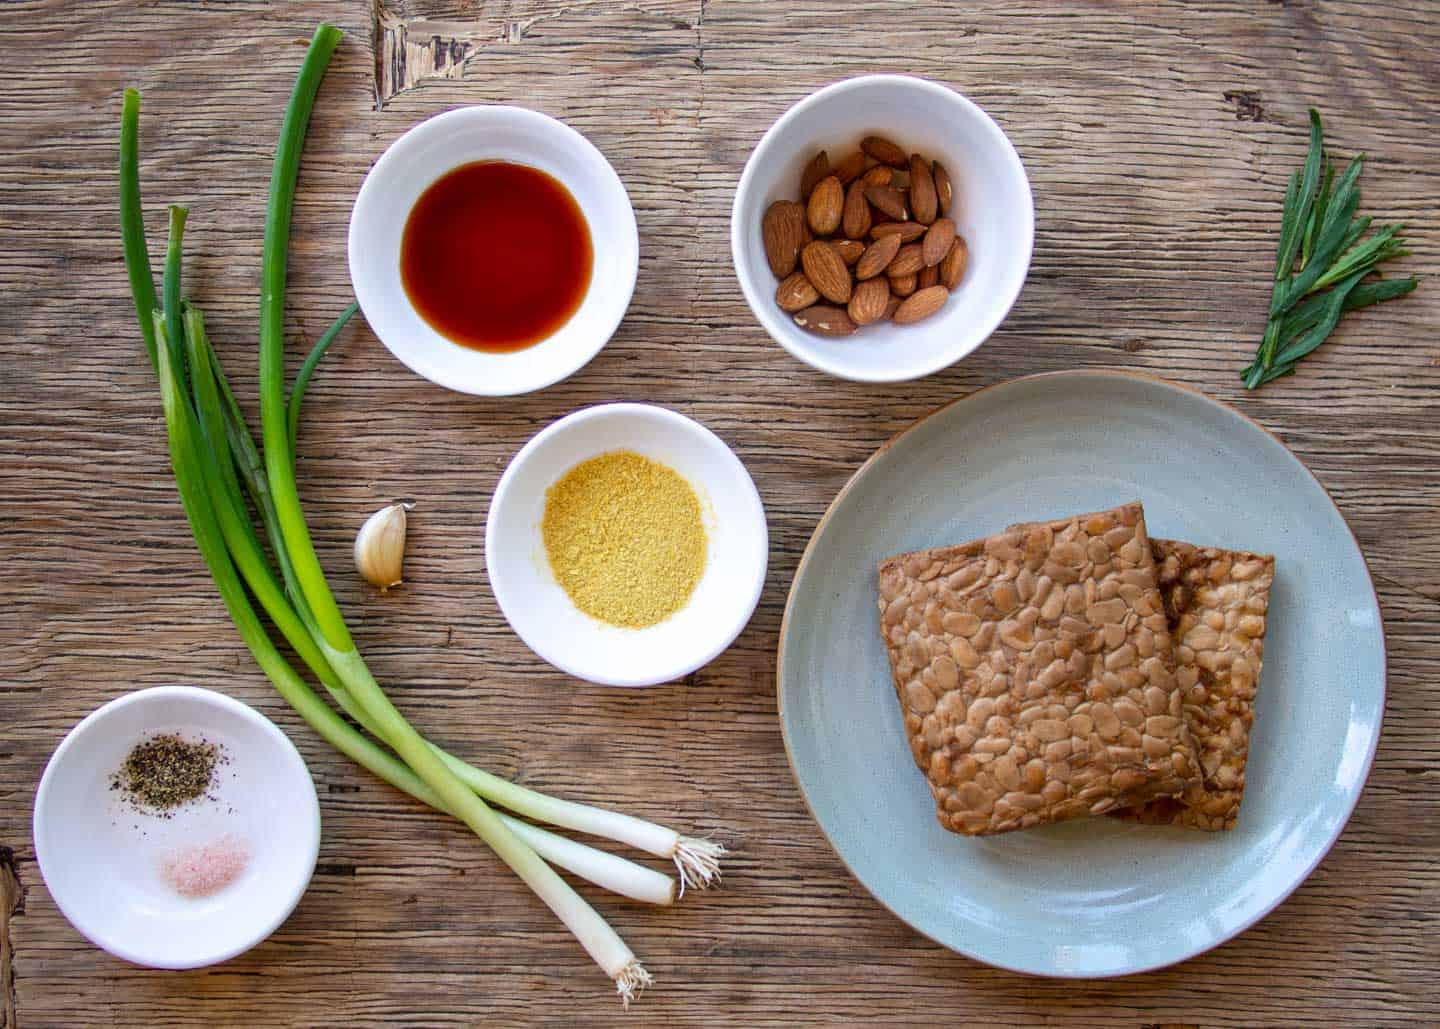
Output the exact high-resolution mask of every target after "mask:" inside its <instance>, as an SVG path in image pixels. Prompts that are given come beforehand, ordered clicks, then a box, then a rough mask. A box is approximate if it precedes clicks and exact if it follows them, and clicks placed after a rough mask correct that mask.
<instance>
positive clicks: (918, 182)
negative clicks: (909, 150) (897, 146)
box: [910, 154, 938, 225]
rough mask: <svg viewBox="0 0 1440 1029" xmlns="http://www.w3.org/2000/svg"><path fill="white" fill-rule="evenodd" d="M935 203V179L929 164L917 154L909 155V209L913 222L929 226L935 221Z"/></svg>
mask: <svg viewBox="0 0 1440 1029" xmlns="http://www.w3.org/2000/svg"><path fill="white" fill-rule="evenodd" d="M937 206H938V205H937V203H936V199H935V179H934V178H933V177H932V176H931V174H930V162H929V161H927V160H925V158H923V157H921V156H920V155H919V154H911V155H910V209H911V210H912V211H914V212H915V220H916V221H917V222H919V223H920V224H922V225H929V224H930V223H931V222H933V221H934V220H935V214H936V208H937Z"/></svg>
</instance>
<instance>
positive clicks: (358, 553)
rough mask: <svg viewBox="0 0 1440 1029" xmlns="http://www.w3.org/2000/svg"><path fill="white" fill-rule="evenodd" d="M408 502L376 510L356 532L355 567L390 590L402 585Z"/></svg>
mask: <svg viewBox="0 0 1440 1029" xmlns="http://www.w3.org/2000/svg"><path fill="white" fill-rule="evenodd" d="M405 508H406V505H405V504H399V503H396V504H390V505H388V506H386V507H382V508H381V509H380V510H378V511H376V512H375V513H374V514H372V515H371V516H370V517H369V518H367V519H365V524H364V525H362V526H360V531H359V533H357V534H356V536H355V568H356V570H357V571H358V572H359V573H360V575H361V577H362V578H364V579H365V581H366V582H368V583H370V584H372V585H374V586H378V587H380V589H381V590H382V591H383V590H388V589H389V588H390V587H391V586H398V585H400V581H401V574H402V571H401V569H402V566H403V565H404V562H405V522H406V518H405Z"/></svg>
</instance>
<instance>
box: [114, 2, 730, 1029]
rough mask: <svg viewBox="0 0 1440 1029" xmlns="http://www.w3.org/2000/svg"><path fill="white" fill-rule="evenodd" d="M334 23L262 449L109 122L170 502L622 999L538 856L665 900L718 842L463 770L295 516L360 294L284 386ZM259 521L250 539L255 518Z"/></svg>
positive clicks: (391, 754)
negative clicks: (155, 238)
mask: <svg viewBox="0 0 1440 1029" xmlns="http://www.w3.org/2000/svg"><path fill="white" fill-rule="evenodd" d="M340 35H341V34H340V31H339V30H338V29H336V28H334V27H333V26H330V25H321V26H320V27H319V28H318V29H317V30H316V32H315V35H314V38H313V39H312V40H311V42H310V48H309V51H308V53H307V54H306V57H305V60H304V63H303V64H302V66H301V69H300V73H299V76H298V78H297V80H296V83H295V88H294V91H293V93H292V95H291V98H290V102H289V105H288V107H287V108H286V112H285V119H284V123H283V125H282V127H281V132H280V141H279V144H278V146H277V149H276V154H275V165H274V171H273V174H272V177H271V183H270V202H269V207H268V211H267V215H266V222H265V244H264V256H263V261H262V293H261V301H260V428H261V435H260V442H259V444H257V443H256V440H255V437H254V435H253V434H252V433H251V431H250V428H249V426H248V424H247V423H246V421H245V417H244V414H243V413H242V411H241V409H240V405H239V403H238V402H237V400H236V398H235V394H234V392H233V391H232V390H231V388H230V383H229V381H228V379H227V378H226V376H225V373H224V370H223V369H222V368H221V366H220V362H219V359H218V357H217V355H216V353H215V351H214V349H213V348H212V347H211V345H210V341H209V339H208V337H207V335H206V332H205V323H204V317H203V315H202V314H201V312H200V310H199V309H198V308H197V307H195V306H194V305H193V304H191V303H189V302H188V301H187V300H186V299H185V297H184V294H183V291H182V282H181V253H182V244H183V240H184V233H185V223H186V217H187V212H186V211H185V209H184V208H180V207H171V208H170V218H169V233H168V240H167V247H166V253H165V261H164V275H163V279H162V283H161V289H160V291H159V292H158V293H157V291H156V289H155V283H154V279H153V278H152V273H151V265H150V255H149V251H148V248H147V246H146V241H145V231H144V222H143V217H142V208H141V199H140V181H139V116H140V97H139V94H138V93H136V92H135V91H134V90H127V91H126V93H125V98H124V102H123V105H122V109H121V131H120V225H121V239H122V243H123V247H124V253H125V265H126V270H127V273H128V275H129V280H130V287H131V292H132V295H133V297H134V301H135V312H136V316H137V318H138V320H139V323H140V333H141V337H142V339H143V341H144V344H145V349H146V352H147V353H148V355H149V357H150V360H151V363H152V364H153V365H154V367H155V370H156V373H157V375H158V377H159V380H160V394H161V403H162V406H163V408H164V412H165V425H166V432H167V436H168V440H169V447H170V460H171V466H172V468H173V470H174V473H175V482H176V487H177V489H178V491H179V494H180V500H181V504H182V505H183V507H184V509H185V514H186V517H187V518H188V520H189V522H190V527H191V530H192V531H193V533H194V536H195V541H196V544H197V546H198V547H199V549H200V553H201V556H202V557H203V558H204V560H205V563H206V565H207V566H208V567H209V569H210V572H211V575H212V577H213V578H214V580H215V585H216V587H217V588H218V589H219V592H220V597H221V600H222V601H223V602H224V604H225V607H226V609H227V611H228V612H229V614H230V617H231V619H232V620H233V621H234V623H235V626H236V628H237V629H238V630H239V632H240V636H241V639H242V640H244V642H245V644H246V646H247V647H249V649H250V652H251V653H252V654H253V655H254V657H255V660H256V662H257V663H258V664H259V665H260V668H261V670H262V671H264V673H265V674H266V676H267V677H269V679H270V680H271V682H272V683H273V684H274V685H275V687H276V689H277V690H278V691H279V692H280V694H281V695H282V696H283V697H284V698H285V700H286V701H287V702H288V703H289V704H290V706H291V707H293V708H294V709H295V711H296V712H297V713H298V714H299V715H300V716H301V717H302V718H304V719H305V721H306V722H307V723H309V725H310V726H311V727H312V728H313V729H314V730H315V731H316V732H317V733H319V734H320V736H321V737H322V738H323V739H325V740H326V741H327V742H329V743H330V744H331V745H332V746H334V747H335V748H336V749H338V750H339V751H341V752H342V753H344V754H345V755H346V756H348V757H350V758H351V759H352V760H354V761H356V762H357V763H359V764H361V765H363V766H364V767H365V768H367V769H369V770H370V771H371V772H373V773H374V774H376V775H378V776H379V777H380V778H382V779H384V780H385V781H386V782H388V783H390V784H391V785H393V786H395V787H396V788H397V789H400V790H403V791H404V792H406V793H408V794H410V795H411V796H412V797H415V798H416V799H417V800H420V801H421V802H423V803H425V804H429V805H430V806H431V807H434V808H436V809H437V810H439V811H443V812H446V813H448V814H450V815H453V816H454V817H456V818H458V819H460V820H461V821H462V822H464V823H465V824H466V825H467V826H468V827H469V828H470V829H471V830H473V831H474V832H475V833H476V834H477V835H478V836H480V838H481V839H483V840H484V841H485V842H486V843H487V844H489V846H490V847H491V849H493V850H494V851H495V852H496V853H497V854H498V855H499V856H500V858H501V859H502V860H503V861H504V862H505V863H506V864H507V865H509V866H510V868H511V869H512V870H514V871H515V873H516V874H517V875H519V876H520V878H521V879H522V880H524V881H525V883H526V884H527V885H529V886H530V888H531V889H533V890H534V891H535V893H536V894H538V895H539V897H540V899H541V900H543V901H544V902H545V903H546V904H547V905H548V906H549V907H550V909H551V910H552V911H554V912H555V914H556V915H557V916H558V917H559V918H560V920H561V921H562V922H564V923H565V925H566V926H567V927H568V928H569V929H570V930H571V932H572V933H574V934H575V936H576V938H577V939H578V940H579V941H580V943H581V944H582V945H583V946H584V947H585V949H586V951H587V952H588V953H589V954H590V955H591V957H592V958H594V960H595V961H596V963H597V964H599V965H600V967H601V968H602V969H603V970H604V971H605V972H606V974H607V975H609V976H610V978H611V979H612V980H614V982H615V985H616V989H617V991H618V992H619V995H620V997H621V1000H622V1001H623V1002H624V1003H625V1004H626V1005H627V1006H628V1005H629V1002H630V1000H631V999H632V998H633V997H634V996H635V995H636V994H637V993H638V992H639V991H640V990H642V989H643V988H644V987H645V986H646V985H648V984H649V983H650V981H651V978H650V975H649V973H648V972H646V971H645V969H644V967H643V966H642V965H641V964H640V962H639V961H638V960H637V959H636V958H635V955H634V954H633V953H632V952H631V950H630V948H629V947H628V946H626V944H625V943H624V941H623V940H621V939H620V937H619V936H618V935H617V934H616V933H615V931H614V930H613V929H612V928H611V927H610V926H609V924H608V923H606V922H605V920H604V919H603V918H602V917H601V916H600V915H599V914H598V913H597V912H596V911H595V909H594V908H592V907H591V906H590V905H589V904H588V903H586V902H585V901H584V900H583V899H582V898H581V897H580V896H579V894H577V893H576V892H575V891H574V889H572V888H571V887H570V886H569V885H568V884H567V883H566V882H565V880H564V879H562V878H561V877H560V876H559V875H558V874H557V873H556V872H555V870H554V869H553V868H552V867H551V865H552V864H554V865H557V866H559V867H561V868H564V869H566V870H568V871H570V872H572V873H574V874H575V875H578V876H580V877H582V878H584V879H587V880H589V881H591V882H593V883H595V884H597V885H599V886H602V887H604V888H606V889H608V890H611V891H612V892H616V893H619V894H621V895H623V896H627V897H631V898H634V899H637V900H641V901H645V902H648V903H655V904H668V903H671V902H673V901H674V900H675V899H677V897H679V896H683V895H684V892H685V888H686V886H687V885H689V886H695V887H699V888H703V887H705V886H708V885H711V884H712V883H714V882H717V881H718V880H719V860H720V857H721V856H722V855H723V853H724V848H723V847H721V846H720V845H719V844H717V843H714V842H712V841H708V840H701V839H694V838H690V837H686V836H682V835H680V834H679V833H677V832H675V831H674V830H673V829H669V828H666V827H664V826H660V825H655V824H654V823H651V822H647V821H644V820H642V819H639V818H634V817H631V816H629V815H622V814H618V813H616V812H612V811H606V810H603V809H600V808H595V807H591V806H588V805H584V804H578V803H574V802H571V801H564V800H559V799H556V798H553V797H548V796H545V795H544V794H541V793H537V792H535V791H534V790H529V789H526V788H524V787H522V786H518V785H516V784H515V783H512V782H509V781H508V780H505V779H502V778H500V777H498V776H495V775H492V774H490V773H488V772H485V771H483V770H482V769H479V768H476V767H474V766H473V765H470V764H467V763H466V762H464V761H462V760H461V759H459V758H457V757H455V756H453V755H451V754H449V753H447V752H446V751H444V750H442V749H440V748H439V747H437V746H435V745H434V744H432V743H430V742H429V741H427V740H426V739H425V738H424V737H423V736H421V735H420V733H419V732H417V731H416V729H415V728H414V727H413V726H412V725H411V724H410V723H409V722H408V721H407V720H406V719H405V717H404V715H402V714H401V713H400V712H399V711H398V710H397V709H396V707H395V706H394V704H392V703H391V701H390V699H389V697H388V696H387V695H386V694H385V692H384V690H383V689H382V688H381V687H380V685H379V684H378V683H377V682H376V680H375V677H374V676H373V675H372V674H371V672H370V670H369V668H368V667H367V666H366V664H365V661H364V659H363V658H362V657H361V656H360V654H359V652H358V651H357V650H356V647H355V643H354V640H353V639H352V638H351V635H350V632H349V628H348V627H347V625H346V623H345V618H344V616H343V614H342V613H341V611H340V607H339V605H338V604H337V603H336V600H335V597H334V594H333V593H332V592H331V590H330V586H329V583H328V582H327V580H326V578H325V573H324V570H323V568H322V567H321V565H320V560H319V557H318V555H317V554H316V553H315V548H314V545H313V544H312V542H311V538H310V532H309V528H308V526H307V525H306V522H305V516H304V512H303V510H302V508H301V504H300V495H299V490H298V487H297V485H296V480H295V442H296V436H297V433H298V429H299V424H300V409H301V404H302V401H303V399H304V395H305V391H306V388H307V386H308V384H309V381H310V378H311V376H312V375H313V373H314V371H315V368H316V366H317V365H318V363H319V361H320V359H321V357H322V356H323V355H324V353H325V351H326V350H327V349H328V348H329V347H330V346H331V345H332V344H333V343H334V341H335V339H336V338H337V337H338V336H339V334H340V332H341V330H342V329H343V328H344V327H345V324H346V322H347V321H348V320H349V319H350V317H351V316H352V315H353V314H354V313H355V310H356V305H355V304H354V303H352V304H351V305H350V306H349V307H347V308H346V310H345V311H344V312H343V313H342V314H341V315H340V317H339V318H338V319H336V321H335V323H334V324H333V325H331V327H330V328H329V329H328V330H327V331H326V333H325V334H324V335H322V336H321V338H320V339H319V341H318V342H317V343H316V345H315V347H314V349H313V350H312V351H311V353H310V355H309V357H308V358H307V360H306V361H305V364H304V365H303V367H302V368H301V371H300V374H299V376H298V377H297V378H296V381H295V384H294V387H293V388H292V390H291V391H290V394H289V397H288V398H287V396H286V390H285V341H284V323H285V286H286V270H287V269H286V263H287V256H288V250H289V238H290V222H291V214H292V210H293V203H294V196H295V185H296V180H297V178H298V175H299V168H300V156H301V150H302V148H303V145H304V140H305V133H306V128H307V125H308V123H309V120H310V112H311V110H312V108H313V106H314V101H315V95H316V92H317V91H318V89H319V86H320V81H321V79H322V78H323V76H324V74H325V70H326V67H327V66H328V64H329V60H330V56H331V54H332V53H333V52H334V50H335V47H336V45H337V44H338V43H339V40H340ZM257 520H258V522H259V523H260V529H261V530H262V531H263V536H262V531H257V529H256V521H257ZM267 548H268V552H267ZM257 607H258V610H257ZM262 611H263V613H264V615H265V617H266V618H268V620H269V623H270V625H271V626H273V628H274V629H275V630H276V631H277V632H278V633H279V634H280V636H281V638H283V639H284V640H285V642H286V643H287V644H289V646H290V648H291V650H292V651H293V652H294V654H295V656H296V657H297V658H298V659H299V661H300V662H301V663H302V664H303V665H304V666H305V667H306V668H307V669H308V670H309V671H310V673H311V674H312V675H313V676H314V677H315V679H316V680H318V681H319V683H320V684H321V686H322V687H323V688H324V689H325V691H326V692H327V693H328V694H329V696H330V697H331V698H332V699H333V700H334V702H335V703H336V705H337V706H338V707H339V708H340V711H341V712H343V713H344V714H345V715H347V716H349V718H350V721H347V720H346V719H345V718H344V717H342V716H341V714H340V713H339V712H337V711H336V710H335V709H334V708H332V707H331V706H330V705H329V704H327V703H326V702H325V701H324V700H323V699H322V698H321V696H320V695H319V694H318V693H316V692H315V691H314V690H313V689H312V688H311V687H310V685H309V683H308V682H307V681H306V679H305V678H304V677H303V676H302V675H301V674H300V673H299V672H298V671H297V670H296V668H295V667H294V666H293V665H292V664H291V663H290V661H289V659H287V658H286V657H285V655H284V654H282V653H281V652H280V650H279V649H278V647H277V646H276V644H275V641H274V640H273V639H272V638H271V635H270V631H269V629H267V627H266V624H265V622H264V621H262V618H261V612H262ZM357 726H358V728H357ZM492 804H493V805H497V806H499V807H503V808H506V809H508V811H509V812H510V813H506V812H503V811H499V810H496V808H495V807H492V806H491V805H492ZM515 815H521V816H524V817H525V818H529V819H533V820H534V821H540V822H546V823H549V824H550V825H552V826H558V827H561V828H566V829H571V830H574V831H577V832H582V833H587V834H590V835H595V836H600V837H604V838H607V839H610V840H613V841H616V842H620V843H624V844H627V845H629V846H633V847H636V848H638V849H641V850H644V851H646V852H647V853H650V854H653V855H655V856H658V857H663V858H667V859H669V860H672V861H673V862H674V863H675V866H676V870H677V872H678V876H677V878H678V888H677V878H672V877H670V876H668V875H664V874H662V873H660V872H657V871H655V870H654V869H651V868H647V867H645V866H643V865H640V864H638V863H636V862H633V861H630V860H628V859H625V858H621V857H619V856H616V855H613V854H609V853H607V852H605V851H602V850H599V849H597V848H595V847H591V846H589V845H587V844H583V843H580V842H578V841H575V840H572V839H569V838H567V837H564V836H561V835H559V834H557V833H554V832H551V831H549V830H547V829H544V828H541V827H540V826H537V825H534V824H532V822H528V821H522V820H521V819H520V818H516V817H514V816H515Z"/></svg>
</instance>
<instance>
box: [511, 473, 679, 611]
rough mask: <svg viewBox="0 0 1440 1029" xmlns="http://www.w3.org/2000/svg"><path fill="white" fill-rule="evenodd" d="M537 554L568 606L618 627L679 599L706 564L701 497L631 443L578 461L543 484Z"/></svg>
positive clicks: (674, 607) (672, 607)
mask: <svg viewBox="0 0 1440 1029" xmlns="http://www.w3.org/2000/svg"><path fill="white" fill-rule="evenodd" d="M540 531H541V535H542V537H543V538H544V540H545V556H546V557H547V558H548V559H549V561H550V569H551V571H552V572H554V574H555V579H556V581H557V582H559V583H560V585H561V586H562V587H563V588H564V590H565V592H566V593H567V594H569V596H570V599H571V600H572V601H573V602H574V604H575V606H576V607H578V608H579V609H580V610H581V611H584V612H585V613H586V614H587V615H589V616H590V617H591V618H596V619H599V620H600V621H602V622H607V623H608V624H610V625H617V626H620V627H622V628H626V629H644V628H646V627H647V626H651V625H655V624H656V623H657V622H663V621H664V620H665V619H666V618H669V617H670V616H671V615H673V614H674V613H675V612H676V611H679V610H680V609H681V608H682V607H684V606H685V604H686V602H688V601H689V599H690V594H691V593H693V592H694V590H695V585H696V583H698V582H699V581H700V576H701V575H702V574H704V571H705V551H706V547H707V539H706V535H705V525H704V523H703V522H702V521H701V518H700V499H699V498H698V497H697V496H696V495H695V490H694V489H693V488H691V486H690V484H689V483H688V482H686V481H685V479H684V478H683V477H682V476H680V475H679V473H677V472H676V471H675V470H674V469H673V468H670V467H668V466H666V465H663V464H661V463H660V462H659V461H652V460H650V459H649V458H648V457H642V456H641V455H639V454H637V453H635V452H634V451H631V450H616V451H613V452H611V453H608V454H601V455H600V456H599V457H592V458H591V459H590V460H588V461H582V462H581V463H580V464H577V465H576V466H575V467H574V468H571V469H570V470H569V471H568V472H566V473H565V474H564V475H563V476H562V477H561V478H560V479H559V481H557V482H556V483H555V484H554V485H553V486H551V487H550V488H549V489H548V490H546V491H545V516H544V518H543V519H542V520H541V524H540Z"/></svg>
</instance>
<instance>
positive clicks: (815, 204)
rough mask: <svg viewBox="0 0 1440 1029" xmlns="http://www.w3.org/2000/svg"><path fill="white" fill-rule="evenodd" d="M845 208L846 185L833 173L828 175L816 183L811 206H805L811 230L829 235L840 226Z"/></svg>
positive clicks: (811, 197)
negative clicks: (841, 183)
mask: <svg viewBox="0 0 1440 1029" xmlns="http://www.w3.org/2000/svg"><path fill="white" fill-rule="evenodd" d="M844 208H845V187H844V186H842V185H840V180H839V179H837V178H836V177H835V176H833V175H827V176H825V177H824V178H823V179H821V180H820V181H819V182H817V183H816V184H815V192H813V193H811V194H810V203H809V206H807V207H806V208H805V217H806V220H807V221H808V222H809V223H810V231H812V232H813V233H815V235H817V236H828V235H830V234H831V233H833V232H834V231H835V230H836V229H838V228H839V227H840V215H841V213H842V211H843V210H844Z"/></svg>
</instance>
